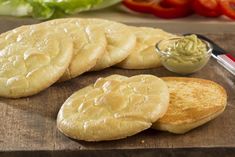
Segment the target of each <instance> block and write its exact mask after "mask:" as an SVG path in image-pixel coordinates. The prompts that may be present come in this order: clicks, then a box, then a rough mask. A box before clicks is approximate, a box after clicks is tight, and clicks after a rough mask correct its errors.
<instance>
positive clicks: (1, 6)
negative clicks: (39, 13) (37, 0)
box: [0, 0, 32, 16]
mask: <svg viewBox="0 0 235 157" xmlns="http://www.w3.org/2000/svg"><path fill="white" fill-rule="evenodd" d="M31 12H32V6H31V5H30V4H29V3H27V1H25V0H0V15H11V16H27V15H29V14H30V13H31Z"/></svg>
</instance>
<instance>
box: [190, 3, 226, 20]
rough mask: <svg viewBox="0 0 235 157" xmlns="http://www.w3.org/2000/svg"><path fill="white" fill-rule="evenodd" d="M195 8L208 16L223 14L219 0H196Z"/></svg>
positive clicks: (199, 12)
mask: <svg viewBox="0 0 235 157" xmlns="http://www.w3.org/2000/svg"><path fill="white" fill-rule="evenodd" d="M193 10H194V11H195V12H196V13H197V14H199V15H201V16H206V17H218V16H220V15H222V13H221V10H220V6H219V0H194V2H193Z"/></svg>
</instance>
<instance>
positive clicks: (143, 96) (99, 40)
mask: <svg viewBox="0 0 235 157" xmlns="http://www.w3.org/2000/svg"><path fill="white" fill-rule="evenodd" d="M172 37H175V35H173V34H170V33H167V32H165V31H163V30H160V29H155V28H147V27H133V26H127V25H124V24H121V23H117V22H113V21H108V20H102V19H78V18H73V19H70V18H69V19H59V20H52V21H48V22H44V23H40V24H36V25H29V26H22V27H19V28H16V29H14V30H11V31H8V32H6V33H3V34H1V35H0V65H1V67H0V96H1V97H7V98H20V97H26V96H30V95H34V94H37V93H39V92H40V91H42V90H44V89H46V88H48V87H49V86H51V85H52V84H54V83H56V82H58V81H65V80H69V79H72V78H75V77H77V76H79V75H81V74H83V73H85V72H88V71H98V70H102V69H105V68H108V67H111V66H116V67H120V68H124V69H147V68H157V67H159V66H161V63H160V59H159V56H158V54H157V53H156V52H155V44H156V43H157V42H159V41H160V40H164V39H168V38H172ZM226 101H227V96H226V92H225V90H224V89H223V88H222V87H221V86H220V85H218V84H216V83H214V82H212V81H208V80H202V79H192V78H174V77H171V78H170V77H169V78H158V77H156V76H153V75H138V76H133V77H126V76H121V75H111V76H109V77H106V78H100V79H98V80H97V81H96V82H95V83H94V84H91V85H89V86H88V87H85V88H83V89H80V90H78V91H77V92H76V93H74V94H73V95H72V96H71V97H69V98H68V100H66V102H65V103H64V104H63V105H62V107H61V109H60V111H59V113H58V117H57V126H58V129H59V130H60V131H61V132H62V133H64V134H65V135H67V136H69V137H72V138H75V139H79V140H86V141H103V140H114V139H120V138H125V137H127V136H131V135H134V134H137V133H139V132H141V131H143V130H146V129H148V128H150V127H152V128H154V129H159V130H166V131H169V132H173V133H185V132H187V131H189V130H191V129H193V128H195V127H197V126H200V125H202V124H204V123H206V122H208V121H210V120H211V119H213V118H215V117H217V116H218V115H219V114H220V113H222V112H223V111H224V109H225V106H226Z"/></svg>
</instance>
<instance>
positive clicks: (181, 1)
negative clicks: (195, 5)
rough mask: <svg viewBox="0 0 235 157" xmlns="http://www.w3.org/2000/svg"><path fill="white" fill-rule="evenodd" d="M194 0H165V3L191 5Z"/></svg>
mask: <svg viewBox="0 0 235 157" xmlns="http://www.w3.org/2000/svg"><path fill="white" fill-rule="evenodd" d="M192 1H193V0H163V1H162V2H163V3H164V4H168V6H175V7H189V6H190V5H191V3H192Z"/></svg>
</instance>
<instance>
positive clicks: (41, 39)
mask: <svg viewBox="0 0 235 157" xmlns="http://www.w3.org/2000/svg"><path fill="white" fill-rule="evenodd" d="M72 54H73V44H72V40H71V38H70V37H69V36H67V35H66V33H64V32H60V30H58V29H56V28H54V27H49V26H44V27H43V26H39V25H33V26H23V27H19V28H16V29H14V30H12V31H9V32H7V33H4V34H1V35H0V65H1V68H0V96H2V97H8V98H19V97H25V96H30V95H34V94H36V93H38V92H40V91H42V90H44V89H45V88H47V87H49V86H50V85H52V84H53V83H54V82H56V81H57V80H58V79H59V78H60V77H61V76H62V75H63V73H64V72H65V70H66V68H67V67H68V65H69V63H70V61H71V58H72Z"/></svg>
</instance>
